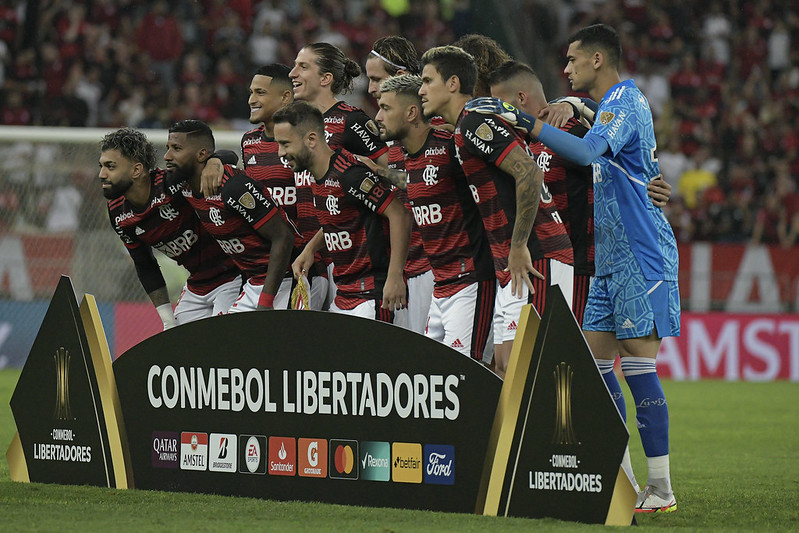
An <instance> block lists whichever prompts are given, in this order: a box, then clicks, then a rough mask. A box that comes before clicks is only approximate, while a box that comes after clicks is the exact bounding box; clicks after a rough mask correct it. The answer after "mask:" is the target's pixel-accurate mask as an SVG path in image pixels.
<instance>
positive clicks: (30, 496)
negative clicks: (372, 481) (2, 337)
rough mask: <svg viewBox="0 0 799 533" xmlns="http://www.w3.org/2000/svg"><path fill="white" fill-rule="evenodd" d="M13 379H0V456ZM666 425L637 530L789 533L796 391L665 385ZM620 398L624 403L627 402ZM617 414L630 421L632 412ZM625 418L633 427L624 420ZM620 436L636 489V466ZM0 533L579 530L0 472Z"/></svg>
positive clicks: (796, 518) (795, 475) (0, 374)
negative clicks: (663, 500) (667, 478)
mask: <svg viewBox="0 0 799 533" xmlns="http://www.w3.org/2000/svg"><path fill="white" fill-rule="evenodd" d="M18 377H19V371H16V370H0V448H2V450H3V451H5V450H6V449H7V447H8V444H9V443H10V442H11V438H12V437H13V434H14V431H15V428H14V421H13V417H12V415H11V409H10V407H9V405H8V403H9V400H10V398H11V394H12V392H13V390H14V387H15V386H16V382H17V378H18ZM663 385H664V388H665V390H666V395H667V398H668V400H669V405H670V415H671V475H672V480H673V483H674V487H675V491H676V496H677V502H678V508H679V510H678V511H677V512H676V513H671V514H666V515H648V516H643V517H641V516H639V517H638V523H639V526H640V527H639V528H638V529H639V530H676V531H694V530H696V531H714V530H715V531H774V530H799V383H786V382H776V383H745V382H735V383H730V382H723V381H698V382H675V381H666V382H664V384H663ZM628 396H629V395H628ZM628 412H629V413H633V412H634V409H633V406H632V405H629V406H628ZM630 418H632V417H630ZM630 427H631V434H632V438H631V453H632V457H633V466H634V468H635V471H636V474H637V476H638V477H639V481H643V480H644V479H645V472H646V469H645V466H646V462H645V458H644V456H643V451H642V450H641V445H640V440H639V438H638V434H637V431H636V430H635V425H634V421H631V422H630ZM0 528H2V530H3V531H33V530H36V531H87V530H107V531H148V530H159V531H163V530H168V531H182V532H185V531H214V532H219V531H234V530H235V531H242V530H244V531H247V530H250V531H262V530H270V531H317V532H318V531H336V532H343V531H375V532H388V531H436V532H438V531H453V532H458V533H464V532H469V531H475V532H478V531H479V532H483V531H492V532H493V531H527V530H534V529H535V530H539V531H588V530H600V529H603V528H604V526H596V525H593V526H592V525H583V524H576V523H571V522H561V521H557V520H526V519H520V518H510V519H508V518H494V517H483V516H473V515H459V514H447V513H433V512H426V511H406V510H399V509H375V508H364V507H354V506H352V507H349V506H341V505H325V504H317V503H298V502H274V501H265V500H257V499H249V498H231V497H220V496H213V495H204V494H180V493H166V492H151V491H140V490H113V489H100V488H95V487H77V486H63V485H46V484H38V483H32V484H26V483H13V482H11V480H10V478H9V473H8V465H7V463H6V462H5V460H2V461H0Z"/></svg>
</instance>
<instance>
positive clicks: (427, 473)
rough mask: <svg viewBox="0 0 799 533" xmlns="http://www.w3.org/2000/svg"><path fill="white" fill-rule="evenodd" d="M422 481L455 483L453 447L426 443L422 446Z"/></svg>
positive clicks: (443, 483) (436, 483)
mask: <svg viewBox="0 0 799 533" xmlns="http://www.w3.org/2000/svg"><path fill="white" fill-rule="evenodd" d="M424 458H425V465H424V482H425V483H430V484H433V485H453V484H454V483H455V447H454V446H449V445H436V444H426V445H425V447H424Z"/></svg>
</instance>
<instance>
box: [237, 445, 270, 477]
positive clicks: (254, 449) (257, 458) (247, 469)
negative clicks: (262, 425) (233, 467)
mask: <svg viewBox="0 0 799 533" xmlns="http://www.w3.org/2000/svg"><path fill="white" fill-rule="evenodd" d="M239 443H240V446H239V472H241V473H242V474H266V457H265V454H266V436H265V435H241V436H240V438H239Z"/></svg>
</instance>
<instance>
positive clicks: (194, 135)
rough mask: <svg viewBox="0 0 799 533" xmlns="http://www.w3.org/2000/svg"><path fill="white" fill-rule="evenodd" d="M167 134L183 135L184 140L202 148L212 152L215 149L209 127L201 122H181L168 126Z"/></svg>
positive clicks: (212, 134)
mask: <svg viewBox="0 0 799 533" xmlns="http://www.w3.org/2000/svg"><path fill="white" fill-rule="evenodd" d="M169 133H185V134H186V138H188V139H191V140H193V141H196V142H199V143H200V144H201V147H202V148H207V149H208V150H209V151H211V152H213V151H214V149H215V147H216V142H215V141H214V133H213V132H212V131H211V127H210V126H209V125H208V124H206V123H205V122H203V121H202V120H181V121H179V122H175V123H174V124H172V126H170V128H169Z"/></svg>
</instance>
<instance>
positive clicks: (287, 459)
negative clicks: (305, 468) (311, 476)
mask: <svg viewBox="0 0 799 533" xmlns="http://www.w3.org/2000/svg"><path fill="white" fill-rule="evenodd" d="M296 457H297V443H296V442H295V441H294V438H292V437H269V474H271V475H273V476H293V475H294V474H295V471H296V470H297V468H296V467H297V459H296Z"/></svg>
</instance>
